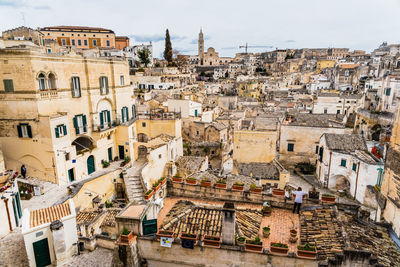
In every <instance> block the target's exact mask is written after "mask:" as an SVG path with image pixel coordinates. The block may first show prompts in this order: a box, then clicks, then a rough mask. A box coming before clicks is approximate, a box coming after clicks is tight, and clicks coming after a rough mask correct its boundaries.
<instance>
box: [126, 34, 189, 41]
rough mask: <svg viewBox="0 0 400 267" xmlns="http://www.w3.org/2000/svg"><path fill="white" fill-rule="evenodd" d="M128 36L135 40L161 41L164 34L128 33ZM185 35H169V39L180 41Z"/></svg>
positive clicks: (163, 38)
mask: <svg viewBox="0 0 400 267" xmlns="http://www.w3.org/2000/svg"><path fill="white" fill-rule="evenodd" d="M129 37H130V38H133V39H134V40H135V41H136V42H154V43H157V42H161V41H164V40H165V35H163V34H153V35H149V34H142V35H141V34H134V35H129ZM186 38H187V37H186V36H179V35H171V41H178V42H179V41H182V40H185V39H186Z"/></svg>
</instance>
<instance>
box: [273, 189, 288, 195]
mask: <svg viewBox="0 0 400 267" xmlns="http://www.w3.org/2000/svg"><path fill="white" fill-rule="evenodd" d="M272 194H273V195H274V196H284V195H285V190H282V189H279V188H273V189H272Z"/></svg>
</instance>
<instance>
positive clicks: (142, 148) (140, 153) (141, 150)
mask: <svg viewBox="0 0 400 267" xmlns="http://www.w3.org/2000/svg"><path fill="white" fill-rule="evenodd" d="M146 157H147V147H145V146H139V147H138V158H140V159H143V158H146Z"/></svg>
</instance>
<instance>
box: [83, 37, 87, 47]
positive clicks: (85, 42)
mask: <svg viewBox="0 0 400 267" xmlns="http://www.w3.org/2000/svg"><path fill="white" fill-rule="evenodd" d="M85 36H86V34H85ZM83 44H84V45H85V46H87V40H83Z"/></svg>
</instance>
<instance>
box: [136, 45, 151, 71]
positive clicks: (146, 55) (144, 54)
mask: <svg viewBox="0 0 400 267" xmlns="http://www.w3.org/2000/svg"><path fill="white" fill-rule="evenodd" d="M138 57H139V60H140V63H142V64H143V65H144V66H145V67H146V68H147V65H149V63H150V51H149V49H148V48H147V47H144V48H143V49H140V50H138Z"/></svg>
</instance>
